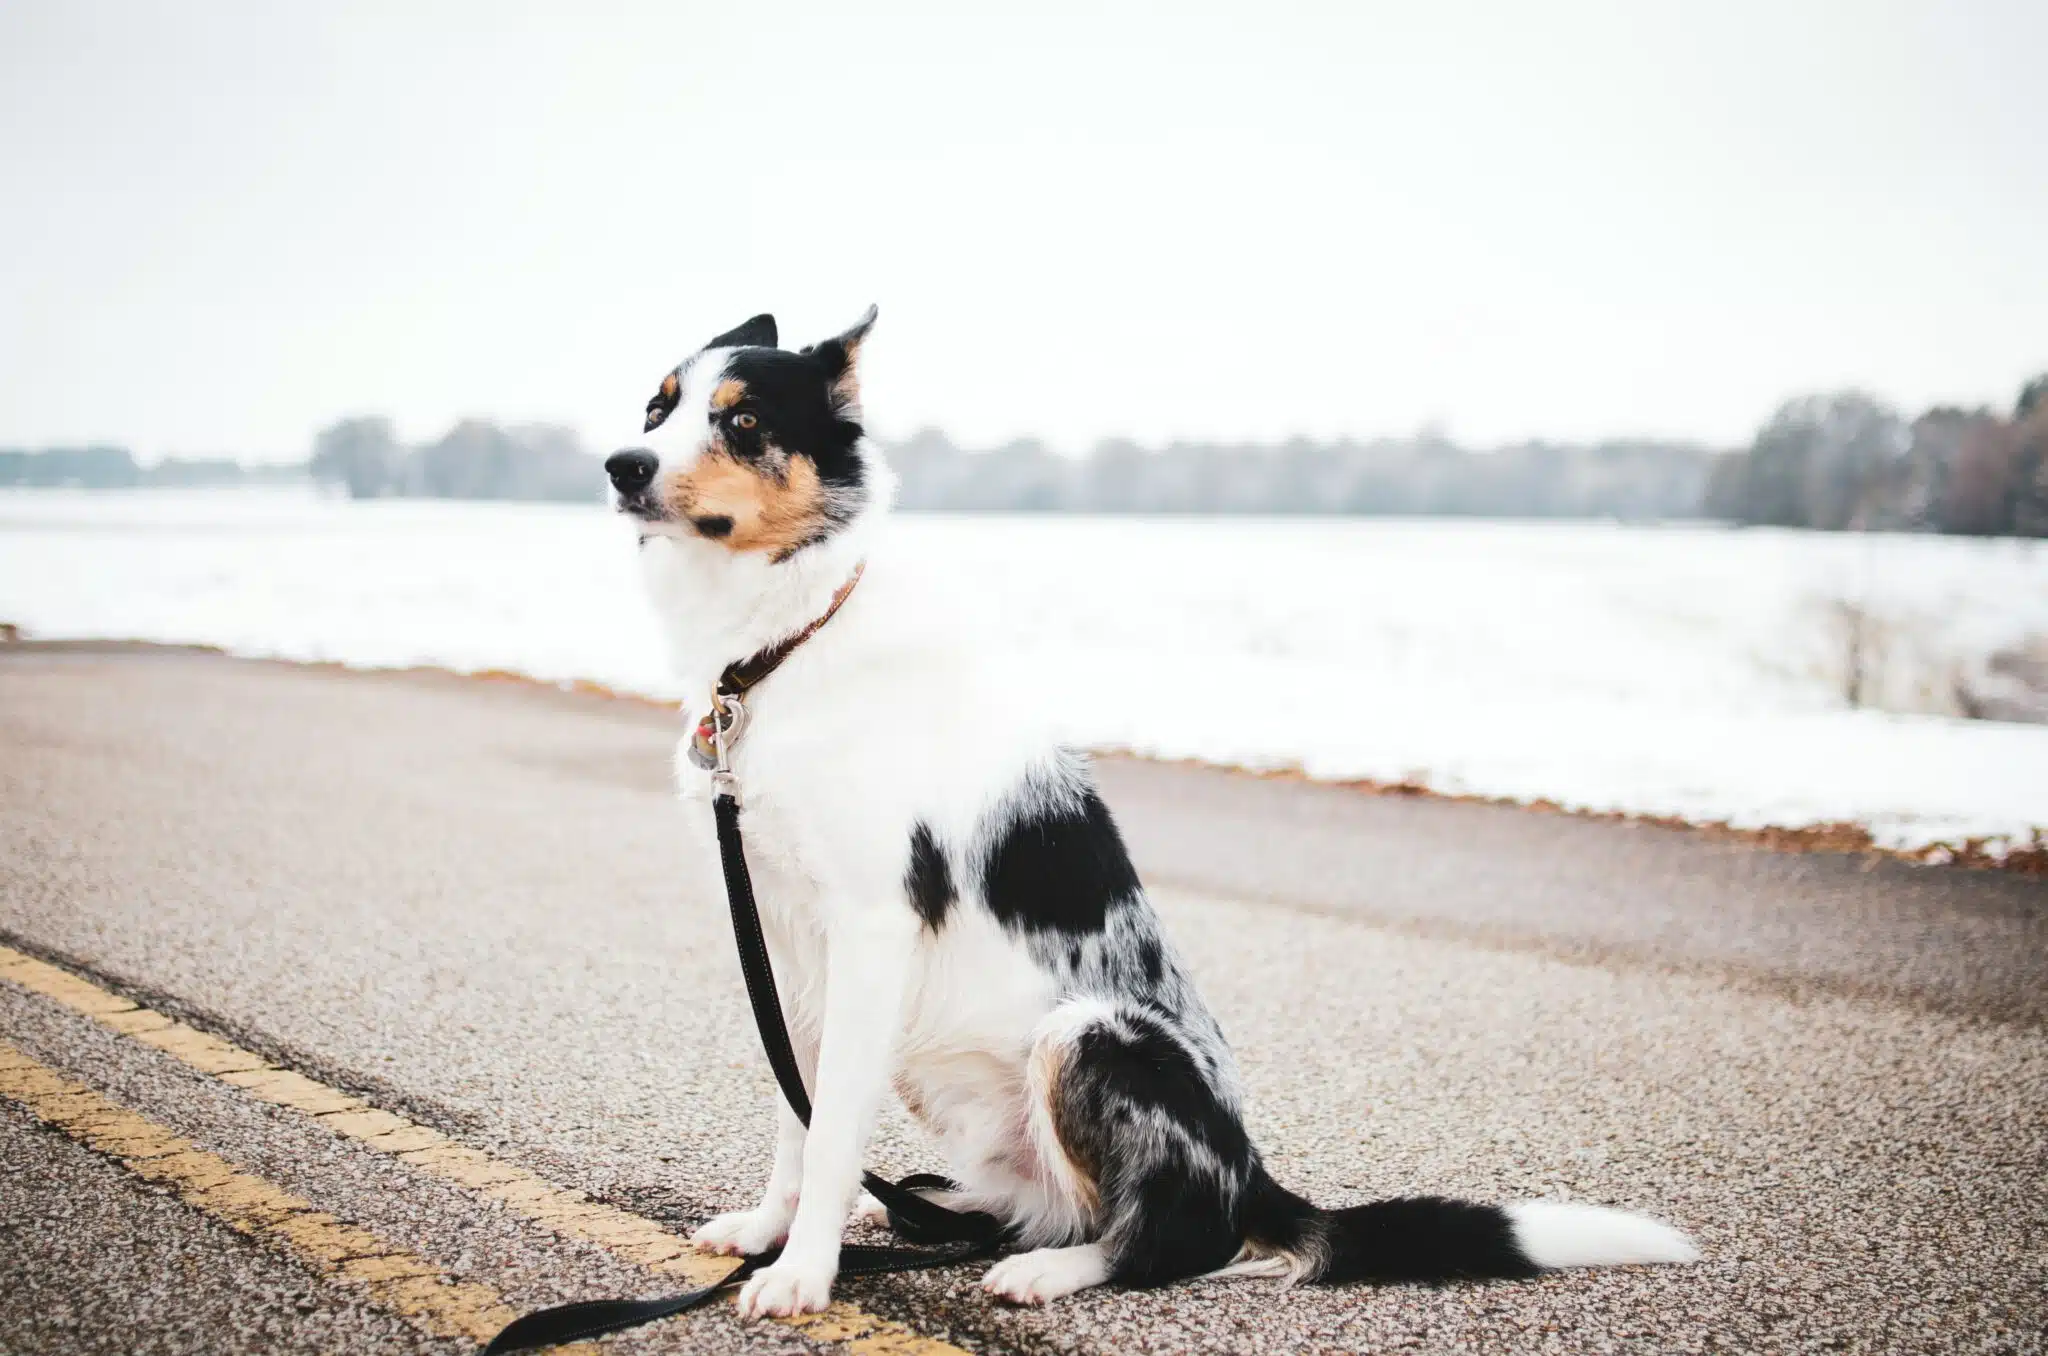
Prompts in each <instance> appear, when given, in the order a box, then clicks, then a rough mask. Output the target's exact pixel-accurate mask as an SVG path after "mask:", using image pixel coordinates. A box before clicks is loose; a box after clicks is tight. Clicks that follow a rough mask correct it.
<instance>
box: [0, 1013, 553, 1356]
mask: <svg viewBox="0 0 2048 1356" xmlns="http://www.w3.org/2000/svg"><path fill="white" fill-rule="evenodd" d="M0 1095H4V1096H6V1097H9V1098H12V1099H13V1100H14V1101H16V1102H19V1103H20V1104H21V1105H22V1106H24V1107H26V1108H27V1109H28V1112H29V1114H30V1115H32V1116H34V1117H36V1118H37V1119H38V1120H41V1121H46V1122H48V1123H49V1124H51V1125H54V1126H56V1127H57V1128H59V1129H60V1130H62V1131H63V1132H64V1133H65V1134H67V1135H69V1136H71V1137H72V1138H73V1139H75V1140H78V1141H79V1142H80V1143H82V1144H85V1145H88V1146H90V1147H91V1148H94V1149H97V1150H99V1151H100V1152H101V1153H103V1154H106V1155H108V1156H109V1157H112V1158H113V1159H115V1160H116V1161H118V1162H119V1163H120V1164H121V1165H122V1166H123V1167H125V1168H127V1169H128V1170H129V1171H130V1172H132V1173H134V1174H135V1175H136V1176H138V1177H141V1178H144V1179H146V1180H148V1181H151V1182H161V1183H163V1184H164V1185H165V1186H168V1187H170V1188H171V1189H172V1190H174V1191H176V1192H177V1193H178V1195H179V1196H180V1197H182V1198H183V1199H184V1200H185V1201H186V1202H187V1203H188V1204H190V1205H193V1206H195V1207H197V1208H198V1209H199V1210H201V1211H204V1212H205V1213H206V1214H208V1215H211V1216H212V1217H213V1218H215V1219H217V1220H219V1221H221V1222H222V1223H223V1224H226V1225H227V1226H228V1227H229V1228H231V1229H234V1230H236V1231H238V1232H240V1233H245V1234H249V1235H252V1236H255V1237H260V1238H268V1239H270V1240H271V1241H272V1242H274V1243H277V1244H281V1245H283V1246H284V1247H285V1248H286V1249H288V1250H289V1251H290V1252H292V1253H294V1254H295V1255H297V1256H298V1257H299V1259H300V1260H301V1261H304V1262H305V1263H307V1264H308V1265H309V1266H311V1267H312V1268H313V1269H314V1270H315V1271H318V1272H320V1273H322V1274H323V1275H326V1276H330V1277H332V1278H334V1279H335V1280H338V1281H340V1282H342V1283H343V1284H345V1285H352V1286H356V1287H359V1288H360V1289H362V1290H363V1291H365V1292H366V1293H367V1294H368V1295H369V1297H370V1299H371V1300H372V1301H374V1302H375V1303H377V1304H378V1305H381V1306H382V1307H384V1308H386V1309H389V1310H391V1311H392V1312H393V1313H396V1314H398V1315H399V1316H400V1317H402V1318H404V1319H406V1320H407V1321H408V1322H410V1323H411V1324H412V1325H413V1326H414V1327H417V1328H419V1329H421V1330H422V1331H423V1332H425V1333H427V1334H428V1335H430V1336H433V1337H466V1338H470V1339H472V1340H474V1341H478V1342H484V1341H488V1340H490V1338H491V1337H492V1336H493V1335H495V1334H496V1333H497V1331H498V1329H500V1328H502V1327H504V1326H505V1325H506V1324H507V1323H509V1322H511V1321H512V1320H513V1319H514V1318H516V1317H518V1314H517V1312H516V1311H515V1310H513V1309H512V1308H511V1307H510V1306H508V1305H507V1304H506V1303H505V1301H504V1300H503V1299H502V1298H501V1297H500V1296H499V1294H498V1292H497V1291H495V1290H492V1289H490V1288H488V1287H486V1286H481V1285H471V1284H468V1283H465V1282H457V1281H454V1280H452V1279H450V1278H449V1277H447V1276H444V1275H443V1274H442V1273H441V1269H440V1268H439V1267H437V1266H435V1265H434V1264H433V1263H432V1262H429V1261H427V1260H426V1259H425V1258H422V1257H419V1256H416V1255H415V1254H413V1253H411V1252H408V1251H407V1250H405V1249H404V1248H401V1247H399V1246H398V1245H397V1244H395V1243H389V1242H386V1241H385V1240H384V1239H382V1238H380V1237H378V1236H377V1235H376V1234H374V1233H371V1232H370V1231H369V1230H368V1229H363V1228H359V1227H358V1226H356V1225H353V1224H345V1223H343V1222H342V1221H341V1220H338V1219H336V1218H335V1217H334V1216H333V1215H330V1214H327V1213H326V1212H325V1211H321V1210H316V1209H314V1208H313V1204H312V1202H310V1201H305V1200H301V1199H300V1198H299V1197H297V1196H294V1195H291V1194H290V1193H289V1192H286V1191H284V1190H282V1189H281V1188H279V1187H277V1186H274V1185H273V1184H271V1183H270V1182H268V1181H265V1180H264V1179H263V1178H261V1177H253V1176H251V1175H249V1174H248V1173H245V1172H241V1171H238V1170H237V1169H236V1168H234V1167H233V1166H232V1165H230V1164H229V1163H227V1162H226V1161H225V1160H223V1159H221V1158H218V1157H216V1156H214V1155H213V1154H210V1153H208V1152H206V1151H205V1150H204V1149H201V1148H199V1147H197V1146H196V1145H194V1144H193V1143H192V1142H191V1141H190V1140H185V1139H180V1138H179V1137H178V1136H176V1135H174V1134H172V1133H171V1132H170V1131H169V1130H166V1129H164V1128H163V1127H162V1126H160V1125H158V1124H156V1123H155V1122H154V1121H150V1120H146V1119H144V1118H143V1117H142V1116H139V1115H137V1114H136V1113H135V1112H133V1111H130V1110H128V1109H127V1108H126V1107H123V1106H119V1105H116V1104H115V1103H113V1102H110V1101H108V1100H107V1099H106V1098H104V1097H102V1096H100V1095H99V1094H98V1093H96V1092H94V1091H93V1090H92V1089H90V1088H88V1087H86V1086H85V1085H84V1084H82V1083H74V1082H72V1081H71V1080H70V1079H68V1078H65V1077H63V1076H62V1075H60V1074H58V1073H57V1072H56V1071H55V1070H53V1069H50V1068H48V1067H46V1066H45V1065H43V1064H40V1063H38V1062H37V1061H35V1060H34V1059H31V1058H30V1057H29V1056H27V1055H25V1054H23V1053H22V1052H21V1051H20V1050H18V1049H16V1048H15V1047H14V1046H13V1045H10V1044H9V1043H8V1042H6V1041H4V1040H0ZM584 1350H586V1351H587V1350H590V1348H588V1347H586V1348H584Z"/></svg>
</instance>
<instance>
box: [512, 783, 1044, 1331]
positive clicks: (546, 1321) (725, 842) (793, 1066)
mask: <svg viewBox="0 0 2048 1356" xmlns="http://www.w3.org/2000/svg"><path fill="white" fill-rule="evenodd" d="M711 810H712V814H713V816H714V817H715V818H716V820H717V822H718V859H719V865H720V866H721V867H722V868H723V869H724V872H725V897H726V902H727V904H729V905H730V906H731V909H732V937H733V943H734V945H735V946H736V947H737V948H738V950H739V955H740V972H741V973H742V974H743V975H745V976H746V980H747V999H748V1001H749V1002H750V1003H752V1004H753V1008H754V1025H755V1027H757V1028H758V1029H759V1031H760V1033H761V1048H762V1049H763V1050H764V1051H765V1052H766V1053H767V1055H768V1067H769V1068H771V1069H773V1070H774V1071H775V1081H776V1083H777V1084H778V1085H779V1086H780V1087H781V1089H782V1097H783V1100H784V1101H786V1102H787V1103H789V1109H790V1110H791V1111H792V1112H794V1113H795V1114H796V1118H797V1119H798V1120H800V1121H802V1122H803V1123H804V1124H805V1125H806V1126H808V1125H810V1123H811V1099H810V1096H809V1094H808V1093H806V1092H805V1091H804V1080H803V1074H802V1073H801V1072H800V1071H799V1070H798V1068H797V1063H796V1051H795V1050H794V1049H793V1048H792V1047H791V1045H790V1043H789V1028H788V1026H787V1025H785V1024H784V1023H783V1020H782V998H781V995H779V994H778V993H777V992H776V989H775V967H774V966H773V965H772V964H770V962H769V960H768V943H767V942H766V940H764V939H763V938H762V936H761V913H760V910H759V909H758V908H757V907H756V905H755V903H754V877H753V874H752V873H751V872H750V871H748V870H747V852H746V845H745V843H744V842H743V841H742V840H741V838H740V806H739V801H738V800H737V799H736V798H735V797H734V796H733V795H732V794H731V792H730V791H724V790H721V791H720V792H719V794H718V795H717V796H716V797H715V798H714V799H713V800H712V802H711ZM861 1185H862V1186H864V1187H866V1188H867V1190H868V1194H869V1195H871V1196H873V1197H874V1198H875V1199H876V1200H878V1201H880V1202H881V1203H882V1204H883V1205H884V1206H886V1207H887V1208H888V1211H889V1224H890V1227H891V1228H893V1229H895V1231H896V1232H897V1233H898V1234H900V1235H901V1236H903V1237H904V1238H907V1239H909V1240H910V1241H911V1242H913V1243H920V1244H927V1245H931V1246H926V1247H919V1248H891V1247H875V1246H870V1245H865V1244H852V1245H849V1246H845V1247H842V1248H841V1249H840V1250H839V1274H840V1275H842V1276H866V1275H874V1274H877V1273H880V1272H890V1271H922V1270H925V1269H926V1268H929V1267H942V1266H951V1265H952V1264H954V1263H956V1262H965V1261H970V1260H972V1259H973V1258H976V1257H985V1256H988V1255H990V1254H992V1253H994V1252H996V1251H998V1250H999V1249H1000V1248H1001V1247H1002V1245H1003V1241H1004V1235H1005V1232H1006V1231H1005V1230H1004V1227H1003V1224H1002V1222H1001V1221H1000V1220H998V1219H997V1218H996V1217H995V1216H993V1215H989V1214H984V1213H982V1212H980V1211H963V1210H948V1209H947V1208H946V1207H945V1206H943V1205H939V1204H936V1203H935V1202H932V1201H928V1200H926V1199H925V1198H924V1197H923V1196H920V1195H918V1194H917V1193H918V1189H920V1188H934V1187H935V1188H938V1189H940V1190H945V1189H949V1188H951V1187H952V1186H953V1185H954V1183H952V1182H950V1181H948V1180H947V1179H946V1178H944V1177H940V1176H937V1175H935V1174H932V1173H918V1174H916V1175H915V1176H911V1177H906V1178H904V1179H903V1180H902V1181H901V1182H891V1181H889V1180H888V1179H887V1178H885V1177H877V1176H876V1175H875V1174H874V1173H871V1172H865V1173H862V1174H861ZM781 1251H782V1250H781V1249H780V1248H777V1249H775V1250H774V1251H772V1252H766V1253H762V1254H760V1255H758V1256H754V1257H748V1258H746V1259H744V1260H742V1261H741V1262H740V1264H739V1265H738V1266H736V1267H734V1268H733V1269H732V1271H731V1272H729V1273H728V1274H727V1275H726V1276H725V1277H724V1278H723V1279H721V1280H717V1281H714V1282H712V1283H711V1284H710V1285H705V1286H699V1287H698V1288H697V1289H695V1290H686V1291H684V1292H682V1293H681V1294H678V1295H669V1296H665V1297H664V1298H661V1299H648V1300H588V1301H585V1302H583V1303H581V1304H563V1305H558V1306H557V1307H555V1308H552V1309H542V1310H540V1311H538V1312H537V1313H531V1314H528V1315H527V1316H526V1317H524V1318H521V1319H517V1320H515V1321H514V1322H512V1323H510V1324H508V1325H507V1326H506V1327H505V1329H504V1331H502V1332H500V1333H499V1334H498V1335H497V1336H496V1337H494V1338H492V1339H491V1344H490V1345H489V1346H487V1347H485V1348H484V1356H501V1353H504V1352H512V1351H531V1350H534V1349H535V1348H537V1347H547V1346H554V1345H556V1344H557V1343H560V1342H575V1341H580V1340H582V1339H583V1338H586V1337H601V1336H603V1335H604V1334H606V1333H612V1332H618V1331H620V1330H621V1329H624V1328H633V1327H638V1326H639V1325H640V1324H642V1323H652V1322H654V1321H655V1320H656V1319H660V1318H667V1317H669V1316H670V1315H671V1314H680V1313H684V1312H686V1311H688V1310H691V1309H695V1308H697V1307H698V1306H700V1305H702V1304H703V1303H704V1302H705V1301H707V1300H709V1299H710V1298H711V1297H712V1296H713V1295H716V1294H717V1293H718V1292H719V1291H721V1290H724V1289H726V1288H727V1287H728V1286H734V1285H738V1284H739V1283H740V1282H742V1281H744V1280H746V1279H747V1277H749V1276H751V1275H753V1274H754V1273H755V1272H757V1271H759V1270H761V1269H762V1268H763V1267H766V1266H768V1265H769V1264H770V1263H772V1262H773V1261H774V1260H775V1259H776V1258H777V1257H778V1256H780V1255H781Z"/></svg>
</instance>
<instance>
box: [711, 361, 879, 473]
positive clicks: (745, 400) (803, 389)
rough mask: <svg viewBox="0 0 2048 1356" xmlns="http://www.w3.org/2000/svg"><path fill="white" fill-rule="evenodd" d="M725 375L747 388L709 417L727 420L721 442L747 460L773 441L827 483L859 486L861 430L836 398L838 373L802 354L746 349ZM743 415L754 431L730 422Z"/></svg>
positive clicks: (727, 365) (727, 363)
mask: <svg viewBox="0 0 2048 1356" xmlns="http://www.w3.org/2000/svg"><path fill="white" fill-rule="evenodd" d="M725 375H726V377H727V378H729V379H731V380H735V381H739V382H741V383H743V384H744V385H745V386H746V394H745V395H744V396H743V397H742V398H741V400H740V403H739V404H738V405H736V406H734V407H733V408H732V409H731V410H726V411H720V412H718V413H716V414H714V416H713V417H714V418H721V419H724V420H725V421H726V425H725V428H724V435H725V439H726V442H727V444H728V445H729V446H732V447H733V448H734V450H735V452H737V453H739V454H740V455H742V456H745V455H747V454H748V453H749V451H750V450H752V449H757V448H759V447H762V446H765V445H766V444H768V443H773V444H774V445H775V446H777V447H780V448H781V449H782V450H783V451H785V452H788V453H791V454H792V455H796V456H803V457H808V458H810V460H811V462H812V464H813V465H815V466H816V467H817V468H818V479H820V480H822V481H823V482H825V484H827V485H830V486H834V487H837V488H842V489H850V488H854V487H857V486H859V485H860V484H861V481H862V475H863V472H864V467H863V465H862V463H861V459H860V457H859V456H858V455H857V454H856V453H855V451H854V448H855V446H856V445H857V444H858V443H859V442H860V439H861V432H862V430H861V426H860V422H859V421H858V420H857V419H855V418H853V417H852V412H851V411H850V410H849V409H848V408H847V407H846V406H845V404H844V403H843V402H842V401H840V400H839V399H838V398H837V396H836V395H835V394H834V391H833V385H832V383H833V381H834V380H835V378H836V377H837V375H838V370H836V369H834V368H832V367H830V366H829V365H828V364H825V363H822V362H820V361H819V360H817V359H816V358H814V357H813V356H811V355H810V354H806V353H785V352H783V351H782V350H780V349H773V348H747V349H741V350H740V351H739V352H737V353H735V354H733V355H732V357H731V358H729V359H727V361H726V364H725ZM742 412H744V413H747V414H751V415H753V416H754V418H755V421H756V422H755V426H754V427H753V428H752V429H748V430H742V429H738V428H736V427H735V426H734V425H733V423H732V422H731V421H732V419H733V418H734V417H735V416H737V415H738V414H740V413H742Z"/></svg>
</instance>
